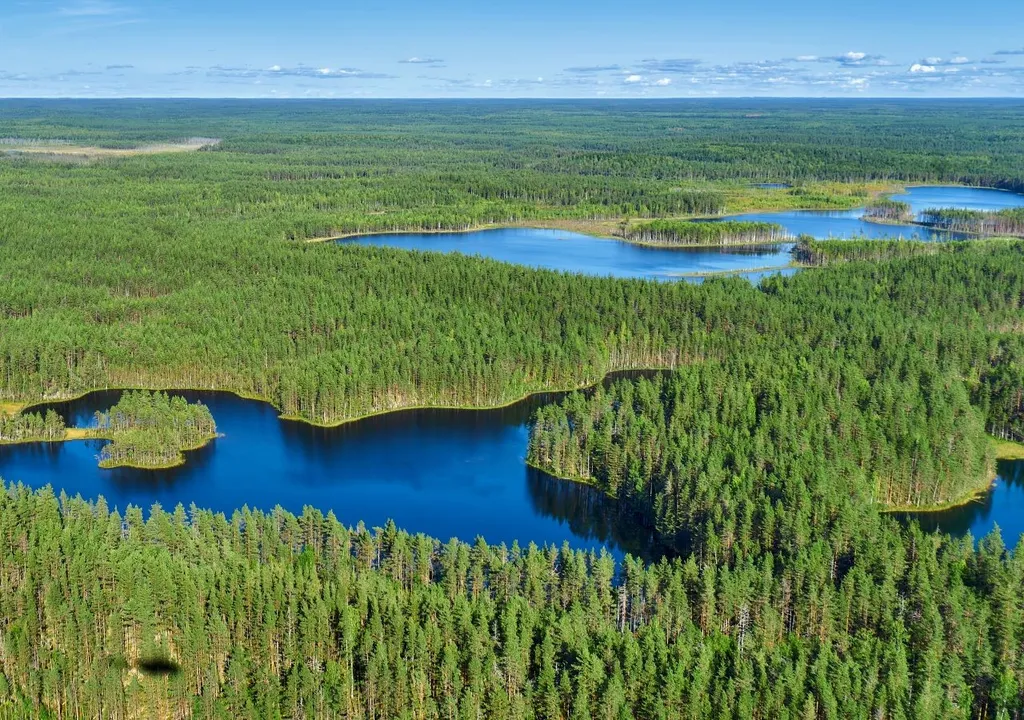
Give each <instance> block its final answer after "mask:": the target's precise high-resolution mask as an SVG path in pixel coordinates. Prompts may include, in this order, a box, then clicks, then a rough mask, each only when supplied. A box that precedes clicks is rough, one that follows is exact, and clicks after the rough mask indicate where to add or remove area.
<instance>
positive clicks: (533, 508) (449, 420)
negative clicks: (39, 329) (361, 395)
mask: <svg viewBox="0 0 1024 720" xmlns="http://www.w3.org/2000/svg"><path fill="white" fill-rule="evenodd" d="M174 394H175V395H183V396H185V397H187V398H188V399H189V400H190V401H195V400H201V401H202V402H204V403H205V404H206V405H207V406H208V407H209V408H210V411H211V412H212V413H213V416H214V419H215V420H216V422H217V429H218V431H219V432H220V433H223V437H219V438H217V439H216V440H214V441H213V442H212V443H210V444H209V445H207V446H206V447H204V448H202V449H200V450H197V451H194V452H190V453H187V454H186V462H185V465H183V466H181V467H177V468H171V469H166V470H138V469H134V468H116V469H101V468H99V467H98V465H97V460H96V455H98V454H99V451H100V448H101V447H102V446H103V444H104V441H101V440H86V441H73V442H64V443H31V444H24V445H6V446H0V477H3V478H4V479H5V480H6V481H8V482H16V481H21V482H24V483H25V484H27V485H30V486H32V487H42V486H44V485H46V484H50V485H51V486H52V487H53V488H54V491H55V492H57V493H58V494H59V493H60V491H61V490H64V491H66V492H67V493H68V494H69V495H75V494H81V495H82V496H83V497H85V498H87V499H92V500H95V499H96V498H97V497H98V496H100V495H102V496H104V497H105V498H106V500H107V502H108V504H109V505H110V506H111V507H114V506H116V507H118V508H119V509H120V510H121V511H122V512H123V511H124V509H125V507H126V506H127V505H128V504H133V505H138V506H141V507H143V508H144V509H147V510H148V509H149V507H150V506H151V505H152V504H153V503H156V502H158V503H160V504H161V505H162V506H163V507H164V509H167V510H173V508H174V507H175V506H176V505H177V504H178V503H181V504H182V505H184V506H185V507H186V508H188V507H189V505H190V504H191V503H195V504H196V505H197V506H198V507H200V508H208V509H212V510H215V511H221V512H224V513H225V514H227V515H228V516H230V514H231V513H232V512H233V511H234V510H236V509H238V508H241V507H242V506H244V505H248V506H249V507H250V508H254V509H260V510H264V511H269V510H272V509H273V508H274V506H275V505H281V506H282V507H284V508H285V509H287V510H290V511H292V512H294V513H297V514H298V513H301V512H302V508H303V506H305V505H311V506H313V507H316V508H318V509H319V510H321V511H322V512H324V513H325V514H326V513H327V512H328V511H330V510H333V511H334V514H335V515H336V516H337V517H338V519H339V520H340V521H342V522H343V523H345V524H346V525H350V526H354V525H355V524H356V523H358V522H360V521H363V522H365V523H366V526H367V527H370V528H372V527H375V526H383V525H384V524H385V523H386V522H387V520H388V519H393V520H394V521H395V522H396V523H397V525H398V527H400V528H402V529H404V530H408V531H410V532H414V533H416V532H422V533H426V534H428V535H431V536H432V537H436V538H440V539H441V540H447V539H449V538H451V537H458V538H460V539H462V540H465V541H468V542H472V541H473V540H474V539H475V538H476V536H477V535H482V536H483V537H484V538H485V539H486V540H487V542H489V543H493V544H497V543H501V542H504V543H506V544H508V545H511V543H512V542H513V541H514V540H518V541H519V543H520V545H522V546H523V547H525V546H526V545H527V544H529V543H530V542H535V543H537V544H538V545H544V544H556V545H561V544H562V543H563V542H568V543H569V544H570V545H571V546H573V547H576V548H581V549H594V550H597V549H600V548H606V549H607V550H608V551H609V552H611V553H612V554H614V555H616V556H617V557H621V556H622V554H623V553H625V552H631V553H633V554H634V555H638V556H642V557H648V558H656V557H659V556H660V555H662V554H663V552H664V549H663V548H661V547H660V546H659V545H658V543H657V542H656V541H655V540H654V538H653V535H652V533H651V532H650V531H649V530H647V529H645V528H644V527H643V525H642V523H641V522H640V521H639V520H638V519H637V518H636V517H634V516H633V515H632V513H628V512H626V513H623V511H622V510H621V508H620V507H619V506H618V504H617V503H615V502H613V501H611V500H609V499H607V498H606V497H605V496H604V495H603V494H602V493H600V492H598V491H596V490H594V489H592V488H589V487H587V486H584V485H580V484H578V483H572V482H567V481H562V480H558V479H555V478H552V477H550V476H548V475H546V474H544V473H541V472H539V471H536V470H532V469H530V468H528V467H527V466H526V462H525V458H526V450H527V443H528V430H527V423H528V422H529V419H530V417H531V415H532V414H533V412H534V411H535V410H536V408H537V407H539V406H541V405H543V404H546V403H549V402H554V401H555V400H557V399H558V398H559V397H560V395H556V394H542V395H535V396H532V397H531V398H529V399H528V400H525V401H523V402H520V403H517V404H515V405H512V406H509V407H507V408H503V409H500V410H479V411H477V410H410V411H401V412H395V413H389V414H386V415H380V416H377V417H373V418H367V419H365V420H360V421H357V422H353V423H349V424H346V425H342V426H340V427H337V428H318V427H314V426H311V425H307V424H305V423H298V422H290V421H284V420H280V419H278V417H277V411H276V410H274V408H273V407H271V406H270V405H268V404H266V403H262V402H258V401H253V400H244V399H241V398H239V397H236V396H235V395H231V394H229V393H215V392H191V391H175V392H174ZM119 397H120V392H117V391H109V392H97V393H92V394H90V395H88V396H86V397H85V398H82V399H79V400H75V401H72V402H68V403H58V404H54V405H50V406H45V407H53V408H54V409H55V410H57V411H58V412H60V413H61V414H62V415H63V416H64V417H65V419H66V420H67V422H68V425H69V426H71V425H77V426H80V427H82V426H86V425H88V424H89V423H90V422H91V420H92V415H93V413H94V412H95V411H96V410H100V409H106V408H108V407H110V406H111V405H113V404H115V403H116V402H117V400H118V398H119ZM45 407H43V406H40V407H37V408H33V411H38V410H45Z"/></svg>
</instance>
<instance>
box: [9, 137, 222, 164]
mask: <svg viewBox="0 0 1024 720" xmlns="http://www.w3.org/2000/svg"><path fill="white" fill-rule="evenodd" d="M219 144H220V139H218V138H204V137H193V138H188V139H187V140H181V141H178V142H163V143H151V144H149V145H140V146H138V147H134V148H105V147H97V146H93V145H74V144H72V143H66V142H60V141H53V140H25V139H21V138H0V153H4V154H8V155H34V156H40V157H52V158H79V159H83V158H84V159H93V158H108V157H127V156H132V155H156V154H159V153H179V152H192V151H195V150H200V149H202V148H206V147H214V146H216V145H219Z"/></svg>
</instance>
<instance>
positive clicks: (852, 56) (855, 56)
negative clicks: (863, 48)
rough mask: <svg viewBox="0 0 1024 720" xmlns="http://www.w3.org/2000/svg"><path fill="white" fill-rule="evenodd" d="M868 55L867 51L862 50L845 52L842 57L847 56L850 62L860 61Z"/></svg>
mask: <svg viewBox="0 0 1024 720" xmlns="http://www.w3.org/2000/svg"><path fill="white" fill-rule="evenodd" d="M867 56H868V54H867V53H862V52H848V53H843V55H842V56H841V57H843V58H845V59H846V60H847V61H848V62H860V61H861V60H863V59H864V58H866V57H867Z"/></svg>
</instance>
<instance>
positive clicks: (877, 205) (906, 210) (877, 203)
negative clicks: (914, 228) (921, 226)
mask: <svg viewBox="0 0 1024 720" xmlns="http://www.w3.org/2000/svg"><path fill="white" fill-rule="evenodd" d="M864 219H865V220H868V221H870V222H881V223H912V222H914V211H913V210H912V209H911V207H910V203H905V202H902V201H901V200H892V199H890V198H879V199H877V200H874V201H872V202H871V203H869V204H868V205H867V206H866V207H865V208H864Z"/></svg>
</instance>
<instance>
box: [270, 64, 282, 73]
mask: <svg viewBox="0 0 1024 720" xmlns="http://www.w3.org/2000/svg"><path fill="white" fill-rule="evenodd" d="M267 69H268V70H270V72H281V66H280V65H271V66H270V67H269V68H267Z"/></svg>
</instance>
